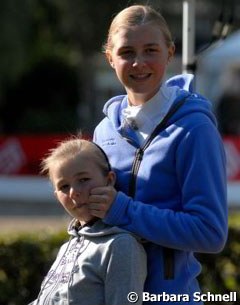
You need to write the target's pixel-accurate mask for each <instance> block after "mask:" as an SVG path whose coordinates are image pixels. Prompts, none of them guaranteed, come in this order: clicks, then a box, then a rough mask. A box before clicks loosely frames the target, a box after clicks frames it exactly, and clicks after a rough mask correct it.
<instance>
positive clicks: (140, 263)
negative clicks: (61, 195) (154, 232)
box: [29, 220, 147, 305]
mask: <svg viewBox="0 0 240 305" xmlns="http://www.w3.org/2000/svg"><path fill="white" fill-rule="evenodd" d="M75 222H76V221H72V222H71V223H70V225H69V229H68V233H69V234H70V235H71V239H70V241H69V242H67V243H65V244H63V245H62V247H61V248H60V251H59V253H58V255H57V258H56V260H55V262H54V263H53V265H52V267H51V269H50V271H49V272H48V274H47V276H46V277H45V279H44V281H43V283H42V285H41V291H40V293H39V296H38V298H37V299H36V300H35V301H33V302H32V303H31V304H29V305H70V304H71V305H125V304H126V305H129V304H130V302H129V301H128V299H127V295H128V293H129V292H136V293H137V294H138V295H139V300H138V301H137V302H135V303H134V304H137V305H139V304H142V301H141V299H142V292H143V286H144V281H145V278H146V272H147V271H146V255H145V251H144V249H143V247H142V245H141V244H140V243H139V242H138V241H137V239H136V238H135V237H134V236H133V235H132V234H130V233H129V232H127V231H125V230H122V229H119V228H117V227H111V226H108V225H106V224H104V223H103V222H102V221H101V220H98V221H97V222H95V223H94V224H93V225H92V226H84V227H82V228H81V227H77V226H75Z"/></svg>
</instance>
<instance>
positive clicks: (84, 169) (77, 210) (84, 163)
mask: <svg viewBox="0 0 240 305" xmlns="http://www.w3.org/2000/svg"><path fill="white" fill-rule="evenodd" d="M51 179H52V182H53V185H54V188H55V192H54V193H55V195H56V197H57V199H58V200H59V202H60V203H61V204H62V206H63V207H64V209H65V210H66V211H67V212H68V213H69V214H70V215H71V216H73V217H74V218H76V219H78V220H79V221H80V223H81V225H84V224H85V223H87V222H88V221H90V220H91V219H92V218H93V216H92V215H91V214H90V213H89V210H88V203H89V201H88V199H89V194H90V190H91V189H92V188H94V187H101V186H106V185H114V182H115V175H114V173H113V172H109V173H108V175H105V176H104V174H103V171H102V170H101V169H100V167H99V166H98V165H97V164H96V162H95V161H94V160H93V159H92V158H91V156H90V154H89V153H84V152H83V153H80V154H79V155H78V156H76V157H74V158H72V159H69V160H67V161H62V162H57V163H56V164H55V165H54V166H53V168H52V169H51Z"/></svg>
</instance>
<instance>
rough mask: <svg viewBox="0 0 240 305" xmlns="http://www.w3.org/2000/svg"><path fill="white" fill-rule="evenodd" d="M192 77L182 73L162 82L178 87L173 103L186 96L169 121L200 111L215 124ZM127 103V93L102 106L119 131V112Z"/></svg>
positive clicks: (120, 127) (120, 124)
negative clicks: (194, 87) (196, 91)
mask: <svg viewBox="0 0 240 305" xmlns="http://www.w3.org/2000/svg"><path fill="white" fill-rule="evenodd" d="M193 79H194V76H193V75H192V74H182V75H176V76H174V77H172V78H170V79H168V80H167V81H166V82H165V83H164V84H163V85H164V86H167V87H175V88H176V87H177V88H178V94H177V97H176V99H175V101H174V103H177V102H179V101H180V100H182V99H183V98H187V101H186V103H185V104H184V105H183V106H182V107H181V108H180V109H179V110H178V111H177V112H176V113H175V114H174V115H173V117H172V118H171V119H170V120H169V123H174V122H175V121H176V120H178V119H180V118H181V117H183V116H185V115H188V114H190V113H193V112H202V113H204V114H205V115H207V116H208V117H209V118H210V119H211V121H212V122H213V123H214V124H215V125H216V119H215V117H214V115H213V113H212V105H211V103H210V102H209V101H208V100H207V99H206V98H204V97H203V96H201V95H200V94H197V93H195V92H193ZM127 105H128V101H127V95H119V96H115V97H113V98H111V99H110V100H109V101H108V102H107V103H106V104H105V106H104V108H103V112H104V114H105V115H106V116H107V117H108V118H109V120H110V121H111V122H112V124H113V126H114V127H115V128H116V130H117V131H118V132H120V133H121V130H122V120H121V113H122V110H123V109H124V108H126V107H127Z"/></svg>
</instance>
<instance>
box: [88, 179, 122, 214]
mask: <svg viewBox="0 0 240 305" xmlns="http://www.w3.org/2000/svg"><path fill="white" fill-rule="evenodd" d="M116 195H117V191H116V190H115V188H114V187H113V186H111V185H108V186H103V187H96V188H93V189H92V190H91V192H90V196H89V210H90V213H91V215H93V216H96V217H99V218H104V217H105V216H106V214H107V212H108V210H109V209H110V207H111V205H112V203H113V201H114V199H115V197H116Z"/></svg>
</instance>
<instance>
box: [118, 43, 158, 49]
mask: <svg viewBox="0 0 240 305" xmlns="http://www.w3.org/2000/svg"><path fill="white" fill-rule="evenodd" d="M144 47H159V44H158V43H154V42H153V43H147V44H144ZM128 48H133V46H128V45H126V46H122V47H120V48H119V49H128Z"/></svg>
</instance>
